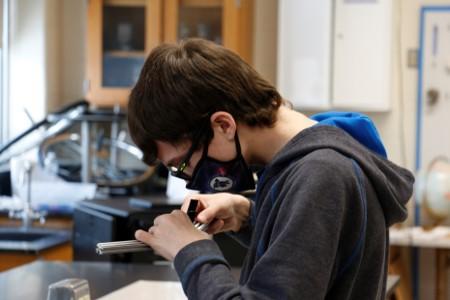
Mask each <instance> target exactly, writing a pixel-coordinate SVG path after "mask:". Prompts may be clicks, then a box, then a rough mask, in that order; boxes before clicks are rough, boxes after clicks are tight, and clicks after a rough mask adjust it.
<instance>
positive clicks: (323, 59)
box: [278, 0, 395, 112]
mask: <svg viewBox="0 0 450 300" xmlns="http://www.w3.org/2000/svg"><path fill="white" fill-rule="evenodd" d="M394 2H395V1H390V0H378V1H372V0H370V1H369V0H367V1H356V0H355V1H349V0H335V1H329V0H316V1H310V0H280V1H279V2H278V4H279V15H278V22H279V23H278V38H279V39H278V88H279V90H280V92H281V94H282V95H283V96H284V97H285V98H286V99H288V100H290V101H291V102H292V103H293V104H294V106H295V107H296V108H298V109H302V110H310V111H311V110H327V109H344V110H361V111H368V112H385V111H389V110H390V107H391V94H392V86H391V82H392V80H393V78H392V74H393V71H394V69H393V67H392V62H393V57H392V54H393V51H394V50H393V49H394V44H393V29H394V19H393V16H394V11H393V10H394Z"/></svg>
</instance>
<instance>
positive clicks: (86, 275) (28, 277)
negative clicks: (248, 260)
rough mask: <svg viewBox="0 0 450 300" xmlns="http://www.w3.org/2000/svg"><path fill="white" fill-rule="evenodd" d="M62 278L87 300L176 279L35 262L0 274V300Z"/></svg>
mask: <svg viewBox="0 0 450 300" xmlns="http://www.w3.org/2000/svg"><path fill="white" fill-rule="evenodd" d="M239 272H240V271H239V269H238V268H232V273H233V276H234V277H235V279H236V280H237V278H238V277H239ZM66 278H83V279H86V280H87V281H88V282H89V289H90V294H91V299H97V298H99V297H102V296H104V295H106V294H109V293H111V292H113V291H115V290H117V289H119V288H121V287H124V286H126V285H128V284H131V283H133V282H135V281H137V280H160V281H178V280H179V279H178V276H177V274H176V272H175V270H174V269H173V268H172V266H171V265H161V266H158V265H150V264H118V263H108V262H72V263H65V262H49V261H36V262H33V263H30V264H27V265H24V266H21V267H18V268H14V269H11V270H8V271H5V272H0V299H1V300H18V299H20V300H22V299H26V300H34V299H36V300H43V299H47V293H48V286H49V285H50V284H51V283H54V282H57V281H60V280H63V279H66ZM399 279H400V278H399V276H396V275H394V276H392V275H390V276H388V280H387V287H386V298H389V296H390V295H391V294H392V293H393V291H394V290H395V288H396V287H397V285H398V283H399Z"/></svg>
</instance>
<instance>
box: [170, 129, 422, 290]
mask: <svg viewBox="0 0 450 300" xmlns="http://www.w3.org/2000/svg"><path fill="white" fill-rule="evenodd" d="M413 182H414V177H413V175H412V174H411V173H410V172H409V171H408V170H406V169H403V168H401V167H399V166H396V165H395V164H393V163H392V162H390V161H388V160H386V159H385V158H384V157H382V156H380V155H378V154H376V153H374V152H372V151H370V150H368V149H367V148H366V147H365V146H363V145H362V144H360V143H359V142H358V141H356V140H355V139H354V138H352V137H351V136H350V135H348V134H347V133H346V132H344V131H343V130H341V129H339V128H335V127H331V126H314V127H311V128H308V129H305V130H303V131H301V132H300V133H299V134H298V135H297V136H295V137H294V138H293V139H292V140H291V141H290V142H289V143H288V144H287V145H286V146H285V147H284V148H283V149H282V150H281V151H280V152H279V153H278V154H277V155H276V156H275V157H274V159H273V160H272V161H271V163H270V164H268V165H267V166H266V167H265V170H264V173H263V174H262V176H261V177H260V179H259V181H258V188H257V194H256V198H255V202H254V203H252V211H251V218H250V223H249V225H248V226H247V227H246V228H243V229H242V230H241V232H239V233H237V234H236V237H237V238H238V239H239V240H240V241H241V242H243V243H245V244H247V246H248V249H249V251H248V255H247V257H246V260H245V262H244V266H243V269H242V272H241V278H240V281H239V283H236V282H235V281H234V280H233V277H232V275H231V272H230V270H229V266H228V264H227V262H226V261H225V259H224V258H223V255H222V253H221V252H220V250H219V248H218V247H217V245H216V244H215V242H214V241H212V240H202V241H197V242H194V243H192V244H189V245H187V246H186V247H185V248H183V249H182V250H181V251H180V252H179V253H178V255H177V256H176V257H175V261H174V264H175V269H176V270H177V272H178V274H179V277H180V280H181V282H182V284H183V288H184V291H185V293H186V295H187V296H188V297H189V299H384V293H385V287H386V274H387V263H388V261H387V260H388V249H389V240H388V227H389V226H390V225H392V224H394V223H396V222H400V221H403V220H405V219H406V217H407V210H406V208H405V204H406V202H407V201H408V200H409V198H410V196H411V194H412V186H413Z"/></svg>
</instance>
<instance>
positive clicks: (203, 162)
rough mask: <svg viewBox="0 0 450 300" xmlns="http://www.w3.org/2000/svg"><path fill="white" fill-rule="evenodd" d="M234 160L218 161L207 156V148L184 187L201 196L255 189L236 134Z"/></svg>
mask: <svg viewBox="0 0 450 300" xmlns="http://www.w3.org/2000/svg"><path fill="white" fill-rule="evenodd" d="M235 141H236V151H237V156H236V158H234V159H232V160H230V161H226V162H224V161H219V160H217V159H214V158H212V157H209V156H208V146H205V147H204V149H203V154H202V157H201V159H200V160H199V162H198V163H197V166H196V167H195V169H194V172H193V174H192V179H191V180H190V181H189V183H188V184H187V185H186V187H187V188H188V189H192V190H198V191H200V193H203V194H211V193H219V192H229V193H239V192H243V191H247V190H253V189H255V180H254V179H253V174H252V172H251V170H250V168H249V167H248V165H247V163H246V162H245V160H244V157H243V156H242V153H241V145H240V143H239V139H238V136H237V133H236V136H235Z"/></svg>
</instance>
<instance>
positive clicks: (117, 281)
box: [0, 261, 178, 300]
mask: <svg viewBox="0 0 450 300" xmlns="http://www.w3.org/2000/svg"><path fill="white" fill-rule="evenodd" d="M66 278H84V279H86V280H87V281H88V282H89V289H90V294H91V299H97V298H98V297H101V296H104V295H106V294H108V293H110V292H112V291H115V290H117V289H119V288H121V287H124V286H126V285H128V284H130V283H133V282H134V281H136V280H162V281H178V276H177V274H176V272H175V270H174V269H173V268H172V266H170V265H164V266H155V265H149V264H118V263H107V262H73V263H65V262H64V263H63V262H48V261H36V262H33V263H30V264H27V265H24V266H21V267H18V268H14V269H11V270H8V271H5V272H1V273H0V299H2V300H16V299H17V300H18V299H26V300H33V299H36V300H43V299H47V293H48V286H49V285H50V284H51V283H54V282H57V281H60V280H63V279H66Z"/></svg>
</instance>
